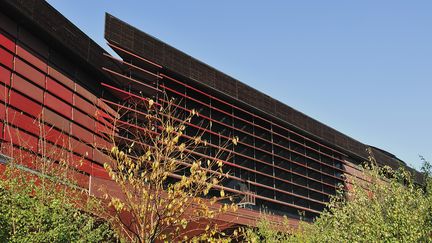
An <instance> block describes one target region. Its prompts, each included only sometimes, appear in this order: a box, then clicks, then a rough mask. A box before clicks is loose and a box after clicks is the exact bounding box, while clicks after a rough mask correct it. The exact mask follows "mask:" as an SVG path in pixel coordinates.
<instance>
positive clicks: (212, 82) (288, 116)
mask: <svg viewBox="0 0 432 243" xmlns="http://www.w3.org/2000/svg"><path fill="white" fill-rule="evenodd" d="M105 38H106V39H107V40H108V41H109V42H111V43H117V44H119V45H120V46H122V47H125V48H127V49H128V50H130V51H132V52H134V53H137V54H139V55H140V56H142V57H144V58H146V59H148V60H150V61H152V62H155V63H157V64H160V65H162V66H163V67H164V68H166V69H168V70H170V71H173V72H174V73H176V74H179V75H181V76H183V77H186V78H188V79H191V80H193V81H195V82H198V83H200V84H204V85H206V86H209V87H211V88H213V89H215V90H217V91H219V92H222V93H224V94H226V95H228V96H230V97H232V98H234V99H236V100H239V101H241V102H244V103H246V104H248V105H250V106H252V107H253V108H256V109H258V110H260V111H261V112H264V113H266V114H268V115H271V116H272V117H276V118H279V119H280V120H282V121H284V122H287V123H288V124H289V125H291V126H294V127H296V128H299V129H300V130H302V131H303V132H305V133H308V134H311V135H313V136H314V137H317V138H318V139H319V140H321V141H323V142H325V143H328V144H330V145H332V146H335V147H339V148H341V149H342V150H343V151H345V152H347V153H349V154H353V155H355V156H358V157H359V158H361V159H366V158H367V157H368V153H367V152H366V149H367V148H368V146H367V145H365V144H363V143H361V142H359V141H356V140H354V139H352V138H351V137H349V136H346V135H344V134H342V133H340V132H338V131H337V130H335V129H333V128H331V127H329V126H327V125H325V124H323V123H321V122H319V121H317V120H315V119H313V118H311V117H309V116H307V115H305V114H303V113H301V112H299V111H297V110H295V109H293V108H291V107H289V106H287V105H285V104H283V103H282V102H280V101H278V100H275V99H273V98H271V97H270V96H268V95H266V94H263V93H262V92H260V91H257V90H255V89H254V88H252V87H250V86H248V85H246V84H244V83H242V82H240V81H238V80H236V79H234V78H232V77H230V76H228V75H226V74H224V73H222V72H220V71H218V70H216V69H215V68H213V67H210V66H209V65H207V64H205V63H203V62H201V61H199V60H197V59H195V58H193V57H191V56H189V55H187V54H185V53H183V52H181V51H179V50H177V49H176V48H174V47H171V46H170V45H168V44H166V43H164V42H162V41H160V40H158V39H156V38H155V37H152V36H150V35H148V34H146V33H144V32H142V31H140V30H138V29H136V28H135V27H133V26H131V25H129V24H127V23H125V22H123V21H121V20H119V19H117V18H116V17H114V16H112V15H110V14H106V22H105ZM372 151H373V153H374V154H375V155H376V157H377V158H378V162H379V163H381V164H386V165H389V166H391V167H393V168H397V167H399V166H400V165H401V164H404V163H403V162H402V161H400V160H399V159H397V158H396V157H395V156H393V155H391V154H388V153H385V152H382V151H381V150H379V149H376V148H373V147H372Z"/></svg>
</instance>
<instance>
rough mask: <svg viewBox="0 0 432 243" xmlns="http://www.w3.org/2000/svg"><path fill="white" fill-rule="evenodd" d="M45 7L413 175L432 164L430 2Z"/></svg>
mask: <svg viewBox="0 0 432 243" xmlns="http://www.w3.org/2000/svg"><path fill="white" fill-rule="evenodd" d="M49 2H50V3H51V4H52V5H53V6H54V7H55V8H56V9H58V10H59V11H60V12H61V13H63V15H65V16H66V17H67V18H68V19H70V20H71V21H72V22H73V23H74V24H75V25H77V26H78V27H79V28H81V29H82V30H83V31H84V32H85V33H87V34H88V35H89V36H90V37H91V38H93V39H94V40H95V41H96V42H98V43H99V44H100V45H102V46H103V47H104V48H106V49H108V47H106V45H105V41H104V39H103V27H104V14H105V12H109V13H111V14H113V15H114V16H116V17H118V18H120V19H122V20H124V21H126V22H128V23H129V24H131V25H133V26H135V27H137V28H139V29H141V30H143V31H144V32H147V33H149V34H151V35H153V36H155V37H157V38H159V39H161V40H162V41H164V42H166V43H168V44H170V45H172V46H174V47H176V48H178V49H180V50H182V51H184V52H186V53H188V54H190V55H191V56H194V57H196V58H197V59H199V60H201V61H203V62H206V63H207V64H209V65H211V66H213V67H215V68H217V69H219V70H221V71H223V72H224V73H227V74H229V75H231V76H233V77H235V78H237V79H239V80H241V81H242V82H244V83H246V84H248V85H250V86H252V87H254V88H256V89H258V90H260V91H262V92H264V93H266V94H268V95H270V96H272V97H274V98H276V99H278V100H280V101H282V102H284V103H286V104H288V105H289V106H291V107H293V108H295V109H297V110H300V111H302V112H303V113H305V114H307V115H309V116H311V117H313V118H315V119H317V120H319V121H321V122H323V123H325V124H327V125H329V126H331V127H333V128H335V129H337V130H339V131H341V132H343V133H345V134H347V135H349V136H351V137H353V138H355V139H357V140H359V141H361V142H363V143H366V144H370V145H373V146H377V147H380V148H382V149H384V150H387V151H389V152H391V153H393V154H395V155H396V156H398V157H399V158H401V159H402V160H404V161H406V162H407V163H408V164H409V165H412V166H414V167H415V168H420V164H421V163H420V160H419V157H418V156H419V155H423V156H425V157H426V158H427V159H429V160H432V98H431V94H432V31H431V26H432V14H431V13H432V1H429V0H428V1H399V0H392V1H385V0H382V1H376V0H363V1H342V0H340V1H332V0H330V1H318V0H316V1H308V0H306V1H251V0H249V1H247V0H239V1H232V0H219V1H202V0H190V1H189V0H184V1H174V0H167V1H132V0H123V1H88V0H74V1H65V0H49Z"/></svg>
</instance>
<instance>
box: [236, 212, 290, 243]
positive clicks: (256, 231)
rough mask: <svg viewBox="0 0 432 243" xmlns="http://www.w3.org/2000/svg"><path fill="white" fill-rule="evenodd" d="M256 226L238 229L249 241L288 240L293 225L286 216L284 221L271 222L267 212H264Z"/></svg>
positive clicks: (253, 242) (254, 242)
mask: <svg viewBox="0 0 432 243" xmlns="http://www.w3.org/2000/svg"><path fill="white" fill-rule="evenodd" d="M263 216H264V217H263V218H261V219H260V220H259V221H258V222H257V225H256V227H255V228H252V227H246V228H240V229H239V230H238V231H239V233H240V235H241V236H242V237H243V238H244V239H245V240H246V241H247V242H252V243H256V242H262V241H265V242H288V240H289V239H290V237H291V236H290V232H292V229H291V226H290V225H289V223H288V219H287V218H286V217H284V220H283V222H278V223H275V222H271V221H270V219H269V218H268V217H266V215H265V214H263Z"/></svg>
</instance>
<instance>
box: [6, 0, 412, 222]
mask: <svg viewBox="0 0 432 243" xmlns="http://www.w3.org/2000/svg"><path fill="white" fill-rule="evenodd" d="M105 38H106V40H107V42H108V44H109V46H110V47H111V48H112V50H113V51H115V52H116V53H117V54H118V56H119V57H120V58H116V57H113V56H111V55H109V54H108V53H107V52H106V51H105V50H104V49H103V48H101V47H100V46H99V45H98V44H96V43H95V42H94V41H92V40H91V39H90V38H89V37H88V36H87V35H86V34H85V33H83V32H82V31H81V30H79V29H78V28H77V27H76V26H74V25H73V24H72V23H71V22H70V21H68V20H67V19H66V18H65V17H64V16H62V15H61V14H60V13H59V12H58V11H57V10H55V9H54V8H53V7H51V6H50V5H49V4H48V3H46V2H45V1H42V0H26V1H14V0H2V1H0V90H1V93H0V101H1V103H0V120H1V122H0V141H1V143H2V150H1V153H3V154H5V155H7V156H10V157H13V154H11V150H10V149H8V148H9V147H10V145H11V144H12V145H13V146H14V147H16V148H18V149H20V150H22V151H29V152H31V151H33V152H35V153H38V154H40V153H41V151H40V147H41V144H40V141H39V139H38V138H39V137H40V135H41V134H43V136H44V137H46V140H47V143H48V144H49V145H50V146H51V147H52V149H54V150H58V151H60V152H59V153H58V154H67V155H68V156H69V157H70V158H71V159H72V160H74V159H76V160H80V159H81V158H84V163H82V164H80V165H77V168H76V171H75V172H74V173H76V175H77V178H79V181H80V185H81V186H82V187H83V188H88V190H89V191H91V190H92V188H96V187H97V186H98V185H100V184H101V183H106V181H107V179H108V177H107V175H106V173H105V172H104V169H103V166H102V165H103V163H104V161H106V160H107V156H106V155H105V154H103V153H102V152H100V149H98V148H101V147H102V148H103V147H107V148H108V147H110V145H111V144H110V141H109V139H108V137H107V136H105V133H106V132H108V131H110V130H111V129H112V126H113V125H112V123H111V122H110V121H111V120H112V118H113V117H117V116H118V113H117V112H116V111H117V110H118V109H117V108H118V107H119V106H120V105H121V104H122V103H123V102H125V101H127V100H129V99H134V98H137V99H141V98H149V97H151V98H152V99H154V100H156V101H157V102H160V103H164V102H166V97H167V96H166V94H167V95H168V97H176V98H178V100H180V101H181V102H180V103H179V107H178V108H179V109H181V110H184V111H190V110H192V109H195V110H197V111H198V112H199V113H200V119H201V120H200V122H201V123H202V124H203V125H202V126H197V125H196V124H191V125H190V127H191V129H192V130H191V132H194V130H201V131H203V132H204V136H205V139H207V140H208V141H209V143H208V146H209V148H210V150H208V151H210V152H206V153H203V154H199V156H201V157H203V158H205V157H211V156H213V153H212V152H211V151H212V149H218V145H217V144H219V143H220V141H224V140H229V139H230V138H232V137H233V136H237V137H238V138H239V142H238V144H237V146H232V147H228V148H226V149H227V150H229V152H230V153H231V155H232V156H230V158H229V159H228V160H227V161H224V169H225V171H229V172H230V173H229V178H228V179H227V180H225V181H224V187H225V190H226V191H228V192H232V193H235V194H236V195H240V196H241V197H243V198H244V200H242V207H243V208H242V209H240V210H239V211H238V212H237V213H236V214H235V215H228V216H227V217H226V220H234V221H235V222H234V223H236V224H249V223H252V222H254V220H255V219H256V217H258V216H259V211H260V210H262V209H263V208H265V209H267V210H269V211H271V212H273V213H274V214H275V215H288V216H289V217H290V218H292V219H295V218H297V217H298V212H299V211H303V212H305V216H306V218H313V217H315V216H317V215H318V214H319V213H320V212H321V211H322V210H323V209H324V207H325V203H326V202H328V200H329V197H330V196H332V195H334V194H335V192H336V188H337V187H338V186H339V185H340V184H342V185H344V184H345V183H346V177H347V176H354V177H356V176H358V167H357V166H358V165H359V164H360V163H361V162H363V161H365V160H367V158H368V156H369V154H368V153H367V152H366V149H367V148H370V151H372V153H373V155H374V156H375V158H376V159H377V161H378V163H379V164H381V165H389V166H391V167H393V168H397V167H400V166H406V165H405V164H404V163H403V162H402V161H401V160H399V159H398V158H396V157H395V156H394V155H392V154H390V153H388V152H385V151H383V150H380V149H378V148H375V147H370V146H368V145H366V144H363V143H361V142H359V141H357V140H355V139H353V138H350V137H349V136H346V135H344V134H342V133H340V132H338V131H336V130H334V129H332V128H331V127H329V126H326V125H325V124H323V123H321V122H319V121H317V120H315V119H313V118H311V117H308V116H307V115H305V114H303V113H301V112H299V111H297V110H295V109H293V108H291V107H289V106H287V105H285V104H283V103H281V102H279V101H277V100H275V99H273V98H271V97H269V96H268V95H265V94H263V93H261V92H259V91H257V90H255V89H253V88H251V87H250V86H248V85H246V84H244V83H242V82H240V81H238V80H236V79H234V78H232V77H230V76H228V75H226V74H224V73H222V72H220V71H218V70H216V69H214V68H212V67H210V66H208V65H206V64H205V63H202V62H200V61H199V60H196V59H194V58H193V57H191V56H189V55H187V54H185V53H183V52H181V51H179V50H177V49H175V48H174V47H171V46H169V45H168V44H166V43H163V42H162V41H160V40H158V39H156V38H154V37H152V36H150V35H148V34H146V33H144V32H142V31H140V30H138V29H136V28H134V27H132V26H130V25H128V24H126V23H124V22H122V21H121V20H119V19H117V18H115V17H114V16H111V15H109V14H107V15H106V24H105ZM137 110H138V111H144V112H145V110H140V109H138V108H137ZM39 117H43V120H42V127H43V129H41V125H40V124H38V123H35V122H34V121H35V120H37V119H38V118H39ZM210 124H211V126H210ZM407 168H408V167H407ZM408 169H409V170H411V171H413V173H414V174H415V175H416V176H418V174H417V172H415V171H414V170H412V169H410V168H408Z"/></svg>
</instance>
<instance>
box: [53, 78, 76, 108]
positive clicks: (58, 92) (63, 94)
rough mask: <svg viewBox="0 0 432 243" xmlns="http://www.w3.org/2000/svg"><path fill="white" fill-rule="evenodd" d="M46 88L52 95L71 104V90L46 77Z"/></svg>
mask: <svg viewBox="0 0 432 243" xmlns="http://www.w3.org/2000/svg"><path fill="white" fill-rule="evenodd" d="M46 89H47V90H48V91H49V92H50V93H51V94H53V95H55V96H57V97H59V98H61V99H62V100H64V101H65V102H67V103H69V104H72V101H73V100H72V96H73V92H72V91H71V90H69V89H68V88H66V87H65V86H63V85H61V84H59V83H58V82H57V81H55V80H53V79H51V78H47V84H46Z"/></svg>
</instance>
